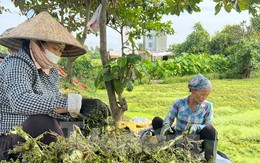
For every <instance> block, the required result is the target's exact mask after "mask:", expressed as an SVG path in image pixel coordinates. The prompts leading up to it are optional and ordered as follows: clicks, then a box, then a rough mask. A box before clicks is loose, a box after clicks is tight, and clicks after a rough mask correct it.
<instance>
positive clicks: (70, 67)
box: [67, 0, 92, 83]
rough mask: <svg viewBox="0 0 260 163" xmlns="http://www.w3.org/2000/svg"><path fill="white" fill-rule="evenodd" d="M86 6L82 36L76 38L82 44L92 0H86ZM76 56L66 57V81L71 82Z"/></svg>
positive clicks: (85, 35)
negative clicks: (78, 38)
mask: <svg viewBox="0 0 260 163" xmlns="http://www.w3.org/2000/svg"><path fill="white" fill-rule="evenodd" d="M87 2H88V3H87V4H88V5H87V7H86V12H85V14H86V18H85V22H84V24H85V26H84V29H83V34H82V36H81V38H80V40H78V41H79V42H80V43H81V44H82V45H84V42H85V40H86V38H87V32H88V27H87V23H88V21H89V19H90V18H89V17H90V6H91V4H92V0H87ZM77 58H78V57H68V70H67V74H68V76H67V81H68V82H69V83H72V80H71V79H72V77H73V62H74V61H75V60H76V59H77Z"/></svg>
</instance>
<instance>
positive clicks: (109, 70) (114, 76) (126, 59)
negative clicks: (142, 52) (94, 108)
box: [95, 54, 143, 96]
mask: <svg viewBox="0 0 260 163" xmlns="http://www.w3.org/2000/svg"><path fill="white" fill-rule="evenodd" d="M140 61H141V57H140V56H139V55H136V54H129V55H125V54H123V56H122V57H119V58H116V59H111V60H110V61H109V62H108V64H107V66H106V67H105V68H104V69H102V70H101V71H100V72H99V74H98V75H97V77H96V80H95V87H97V88H98V87H99V85H100V84H101V83H103V82H105V81H113V87H114V89H115V92H116V93H117V94H118V96H121V95H122V93H123V91H124V90H125V89H126V90H127V91H132V90H133V88H134V81H135V80H136V79H139V80H141V79H142V76H143V74H142V73H141V72H140V70H139V69H138V66H139V68H140Z"/></svg>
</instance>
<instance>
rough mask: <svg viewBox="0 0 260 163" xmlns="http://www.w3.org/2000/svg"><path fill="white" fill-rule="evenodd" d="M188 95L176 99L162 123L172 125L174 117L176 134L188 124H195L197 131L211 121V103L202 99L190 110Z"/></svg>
mask: <svg viewBox="0 0 260 163" xmlns="http://www.w3.org/2000/svg"><path fill="white" fill-rule="evenodd" d="M188 98H189V96H188V97H186V98H183V99H178V100H177V101H175V102H174V103H173V105H172V107H171V108H170V110H169V112H168V115H167V117H166V118H165V119H164V121H163V124H166V123H168V124H170V125H172V124H173V122H174V120H175V119H176V124H175V126H174V127H175V130H176V132H177V134H180V133H182V132H183V131H185V130H186V127H187V126H188V125H197V129H198V130H197V131H196V132H197V133H198V132H200V131H201V130H202V129H203V127H204V126H205V125H207V124H212V121H213V105H212V103H211V102H209V101H204V102H202V103H201V104H199V105H197V107H196V108H195V110H194V111H191V110H190V108H189V105H188Z"/></svg>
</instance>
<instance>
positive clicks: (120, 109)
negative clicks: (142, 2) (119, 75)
mask: <svg viewBox="0 0 260 163" xmlns="http://www.w3.org/2000/svg"><path fill="white" fill-rule="evenodd" d="M107 6H108V0H103V2H102V9H101V15H100V22H99V25H100V54H101V60H102V65H103V68H106V65H107V63H108V53H107V42H106V40H107V38H106V10H107ZM105 85H106V90H107V95H108V99H109V105H110V108H111V111H112V117H113V120H114V124H115V125H116V126H118V125H119V124H120V121H121V120H122V117H123V114H124V111H125V110H127V109H125V107H127V105H126V101H125V99H124V98H122V97H121V100H119V105H120V106H119V105H118V102H117V98H116V93H115V90H114V87H113V82H112V81H106V82H105Z"/></svg>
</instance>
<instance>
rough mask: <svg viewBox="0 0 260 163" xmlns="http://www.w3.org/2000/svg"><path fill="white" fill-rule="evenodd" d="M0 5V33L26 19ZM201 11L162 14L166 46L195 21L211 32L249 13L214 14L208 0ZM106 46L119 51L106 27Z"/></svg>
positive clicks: (1, 1)
mask: <svg viewBox="0 0 260 163" xmlns="http://www.w3.org/2000/svg"><path fill="white" fill-rule="evenodd" d="M0 6H5V7H7V8H9V9H11V13H4V14H2V15H1V14H0V33H2V32H3V31H5V30H6V29H7V28H10V27H15V26H17V25H18V24H20V23H22V22H23V21H24V20H26V17H25V16H20V15H19V9H17V8H15V7H14V5H13V4H12V2H11V0H0ZM199 6H200V8H201V12H200V13H193V14H188V13H187V12H185V13H182V14H181V15H180V16H175V15H174V16H164V17H163V21H168V20H171V21H172V22H173V25H172V27H173V28H174V30H175V34H174V35H172V36H167V46H169V45H170V44H174V43H180V42H183V41H185V39H186V37H187V36H188V35H189V34H190V33H191V32H192V30H193V29H192V27H193V26H194V24H195V23H197V22H200V23H201V24H202V26H203V27H204V28H205V29H206V30H207V31H208V32H209V33H210V34H211V35H213V34H215V33H216V32H217V31H219V30H221V29H223V28H224V27H225V26H226V25H228V24H239V23H240V22H242V21H243V20H244V21H246V22H247V23H249V21H250V18H251V15H249V14H248V11H244V12H242V13H237V12H235V11H232V12H231V13H227V12H225V11H224V10H223V9H222V10H221V12H220V13H219V14H218V15H214V12H215V11H214V8H215V3H214V2H212V1H209V0H206V1H205V2H202V3H200V5H199ZM85 44H86V45H87V46H88V47H90V46H92V47H96V46H99V36H97V37H96V36H95V35H92V34H91V35H89V36H88V38H87V40H86V42H85ZM107 47H108V49H112V50H113V51H120V48H121V45H120V35H119V34H118V33H117V32H115V31H114V30H112V29H110V28H107Z"/></svg>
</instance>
